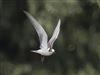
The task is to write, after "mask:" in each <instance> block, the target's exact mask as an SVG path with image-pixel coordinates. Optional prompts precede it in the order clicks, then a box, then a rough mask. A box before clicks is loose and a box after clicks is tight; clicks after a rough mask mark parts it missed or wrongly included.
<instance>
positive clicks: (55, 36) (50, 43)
mask: <svg viewBox="0 0 100 75" xmlns="http://www.w3.org/2000/svg"><path fill="white" fill-rule="evenodd" d="M60 24H61V20H60V19H59V21H58V24H57V26H56V28H55V30H54V32H53V35H52V37H51V39H50V40H49V42H48V47H49V48H52V47H53V43H54V42H55V40H56V39H57V37H58V35H59V32H60Z"/></svg>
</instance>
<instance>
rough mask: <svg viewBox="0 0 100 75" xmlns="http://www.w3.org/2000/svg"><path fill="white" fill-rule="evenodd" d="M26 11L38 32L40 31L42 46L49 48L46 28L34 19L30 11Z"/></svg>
mask: <svg viewBox="0 0 100 75" xmlns="http://www.w3.org/2000/svg"><path fill="white" fill-rule="evenodd" d="M24 13H25V14H26V15H27V17H28V18H29V20H30V21H31V23H32V25H33V26H34V28H35V29H36V32H37V33H38V36H39V40H40V48H47V47H48V46H47V40H48V37H47V34H46V32H45V30H44V29H43V28H42V26H41V25H40V24H39V23H38V22H37V21H36V20H35V19H34V17H33V16H32V15H31V14H29V13H28V12H26V11H24Z"/></svg>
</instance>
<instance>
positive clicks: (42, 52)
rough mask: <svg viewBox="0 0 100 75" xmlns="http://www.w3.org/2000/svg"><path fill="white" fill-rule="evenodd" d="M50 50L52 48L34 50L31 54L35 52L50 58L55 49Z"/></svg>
mask: <svg viewBox="0 0 100 75" xmlns="http://www.w3.org/2000/svg"><path fill="white" fill-rule="evenodd" d="M49 50H50V48H44V49H39V50H32V51H31V52H35V53H38V54H40V55H43V56H50V55H52V54H53V53H54V52H55V50H54V49H52V50H53V51H49Z"/></svg>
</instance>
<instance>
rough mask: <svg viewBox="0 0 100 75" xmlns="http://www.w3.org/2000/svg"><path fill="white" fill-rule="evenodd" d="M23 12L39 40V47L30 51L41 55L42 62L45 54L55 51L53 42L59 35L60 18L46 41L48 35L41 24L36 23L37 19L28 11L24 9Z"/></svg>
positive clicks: (48, 54)
mask: <svg viewBox="0 0 100 75" xmlns="http://www.w3.org/2000/svg"><path fill="white" fill-rule="evenodd" d="M24 13H25V14H26V16H27V17H28V19H29V20H30V22H31V23H32V25H33V27H34V28H35V30H36V32H37V34H38V36H39V41H40V49H38V50H32V51H31V52H34V53H38V54H40V55H42V58H41V61H42V62H43V61H44V57H45V56H50V55H52V54H53V53H55V50H54V49H53V44H54V42H55V40H56V39H57V37H58V35H59V32H60V25H61V20H60V19H59V21H58V24H57V26H56V28H55V30H54V32H53V35H52V37H51V39H50V40H49V41H48V36H47V34H46V32H45V30H44V29H43V28H42V26H41V25H40V24H39V23H38V21H37V20H36V19H35V18H34V17H33V16H32V15H31V14H29V13H28V12H26V11H24Z"/></svg>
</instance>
